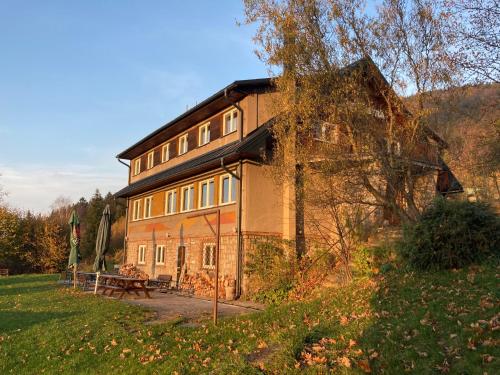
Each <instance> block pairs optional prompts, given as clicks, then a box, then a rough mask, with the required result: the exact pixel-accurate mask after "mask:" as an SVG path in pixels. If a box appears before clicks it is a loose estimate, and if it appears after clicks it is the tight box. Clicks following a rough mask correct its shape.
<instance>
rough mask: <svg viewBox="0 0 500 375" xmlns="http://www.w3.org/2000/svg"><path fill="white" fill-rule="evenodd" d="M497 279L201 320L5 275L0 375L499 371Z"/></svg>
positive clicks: (392, 282)
mask: <svg viewBox="0 0 500 375" xmlns="http://www.w3.org/2000/svg"><path fill="white" fill-rule="evenodd" d="M498 275H499V268H498V266H496V265H487V266H482V267H475V268H470V269H466V270H461V271H457V272H440V273H429V274H409V275H407V274H404V273H402V272H398V271H393V272H392V273H389V274H387V275H386V276H385V277H378V278H376V279H374V280H369V279H360V280H357V281H356V282H354V283H353V284H352V285H351V286H349V287H346V288H342V289H338V290H329V291H325V292H324V295H323V296H321V297H320V298H318V299H316V300H314V301H311V302H307V303H293V304H287V305H282V306H279V307H271V308H269V309H267V310H266V311H265V312H264V313H260V314H254V315H247V316H244V317H239V318H229V319H226V320H222V322H221V323H220V325H219V326H218V327H214V326H213V325H211V323H210V322H207V323H206V324H205V325H203V326H201V327H198V328H188V327H182V326H179V325H176V324H175V323H171V324H162V325H154V326H148V325H144V321H145V320H147V319H149V318H150V314H149V313H148V312H147V311H143V310H141V309H140V308H137V307H133V306H129V305H127V304H124V303H121V302H119V301H111V300H105V299H103V298H100V297H95V296H93V295H83V294H81V293H79V292H73V291H72V290H71V289H61V288H59V287H57V286H56V283H55V280H56V277H54V276H47V275H32V276H13V277H8V278H3V279H0V373H1V374H9V373H14V374H41V373H46V374H54V373H68V374H75V373H85V374H90V373H102V374H115V373H116V374H136V373H144V374H155V373H158V374H170V373H175V372H174V371H177V372H178V373H179V374H183V373H221V374H233V373H248V374H252V373H261V372H265V373H278V374H282V373H294V372H296V373H299V372H305V373H327V372H328V371H329V370H333V371H334V372H335V373H365V372H368V371H371V372H372V373H387V374H401V373H403V372H405V371H413V372H414V373H418V374H426V373H440V372H448V373H456V374H483V373H488V374H499V373H500V362H499V357H500V349H499V345H498V344H499V343H500V341H499V340H500V338H499V335H500V329H499V321H498V320H499V289H498V286H497V285H498Z"/></svg>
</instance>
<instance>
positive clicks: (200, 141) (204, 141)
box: [198, 122, 210, 146]
mask: <svg viewBox="0 0 500 375" xmlns="http://www.w3.org/2000/svg"><path fill="white" fill-rule="evenodd" d="M203 130H205V139H203V137H202V135H201V133H202V131H203ZM208 143H210V122H207V123H205V124H203V125H201V126H200V127H199V128H198V146H204V145H206V144H208Z"/></svg>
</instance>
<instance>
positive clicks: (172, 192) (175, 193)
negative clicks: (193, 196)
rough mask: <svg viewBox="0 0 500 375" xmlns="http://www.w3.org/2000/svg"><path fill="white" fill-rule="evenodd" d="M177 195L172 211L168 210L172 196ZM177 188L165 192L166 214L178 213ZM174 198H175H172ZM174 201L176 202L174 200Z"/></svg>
mask: <svg viewBox="0 0 500 375" xmlns="http://www.w3.org/2000/svg"><path fill="white" fill-rule="evenodd" d="M174 196H175V204H172V211H171V212H169V211H168V204H169V203H170V197H174ZM177 198H178V197H177V189H173V190H169V191H167V192H166V193H165V215H173V214H175V213H177ZM172 200H173V199H172ZM172 203H174V202H172Z"/></svg>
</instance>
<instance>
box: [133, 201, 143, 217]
mask: <svg viewBox="0 0 500 375" xmlns="http://www.w3.org/2000/svg"><path fill="white" fill-rule="evenodd" d="M141 201H142V199H136V200H134V202H133V203H132V204H133V213H132V221H137V220H141Z"/></svg>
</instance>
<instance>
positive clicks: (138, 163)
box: [134, 159, 141, 176]
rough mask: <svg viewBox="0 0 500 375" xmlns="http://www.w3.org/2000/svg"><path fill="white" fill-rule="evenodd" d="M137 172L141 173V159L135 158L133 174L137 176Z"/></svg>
mask: <svg viewBox="0 0 500 375" xmlns="http://www.w3.org/2000/svg"><path fill="white" fill-rule="evenodd" d="M139 173H141V159H137V160H136V161H135V162H134V176H137V175H138V174H139Z"/></svg>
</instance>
